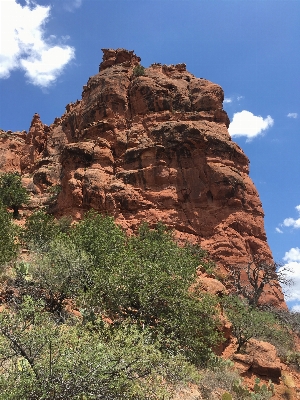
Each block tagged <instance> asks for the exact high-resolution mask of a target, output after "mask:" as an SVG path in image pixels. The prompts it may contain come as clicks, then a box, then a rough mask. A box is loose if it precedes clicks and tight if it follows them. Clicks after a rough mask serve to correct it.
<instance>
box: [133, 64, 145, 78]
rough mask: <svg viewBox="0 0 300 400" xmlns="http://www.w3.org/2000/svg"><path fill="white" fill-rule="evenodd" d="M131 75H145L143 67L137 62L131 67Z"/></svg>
mask: <svg viewBox="0 0 300 400" xmlns="http://www.w3.org/2000/svg"><path fill="white" fill-rule="evenodd" d="M133 75H134V76H143V75H145V68H144V67H143V66H142V65H140V64H138V65H136V66H135V67H134V68H133Z"/></svg>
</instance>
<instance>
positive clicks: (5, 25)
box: [0, 0, 75, 87]
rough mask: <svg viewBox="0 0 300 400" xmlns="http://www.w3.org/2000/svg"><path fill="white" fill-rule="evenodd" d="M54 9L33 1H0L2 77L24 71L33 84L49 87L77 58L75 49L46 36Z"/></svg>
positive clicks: (0, 68)
mask: <svg viewBox="0 0 300 400" xmlns="http://www.w3.org/2000/svg"><path fill="white" fill-rule="evenodd" d="M50 9H51V7H50V6H40V5H37V4H35V3H34V2H32V1H31V0H26V5H25V6H22V5H21V4H18V3H17V2H16V0H5V1H0V15H1V31H2V34H1V35H0V78H8V77H9V76H10V73H11V72H12V71H13V70H16V69H22V70H23V71H24V72H25V75H26V77H27V78H28V80H29V81H30V83H32V84H34V85H37V86H41V87H47V86H49V85H51V84H52V83H53V82H54V81H55V80H56V79H57V77H58V76H59V74H60V73H61V72H62V70H63V68H64V67H65V66H66V65H67V64H68V63H69V62H70V60H72V59H73V58H74V55H75V51H74V48H73V47H70V46H66V45H63V44H54V43H53V40H54V39H55V36H53V35H52V36H50V37H49V38H45V37H44V25H45V23H46V22H47V19H48V17H49V15H50Z"/></svg>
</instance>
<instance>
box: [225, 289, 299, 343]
mask: <svg viewBox="0 0 300 400" xmlns="http://www.w3.org/2000/svg"><path fill="white" fill-rule="evenodd" d="M223 306H224V309H225V312H226V314H227V316H228V318H229V320H230V321H231V323H232V333H233V335H234V336H235V337H236V339H237V343H238V348H237V351H240V350H241V348H242V347H243V345H244V344H245V343H247V342H248V341H249V340H250V339H251V338H256V339H260V340H265V341H269V342H271V343H272V344H273V345H275V346H276V345H278V346H279V345H280V346H282V345H283V343H285V344H286V346H291V345H292V341H291V337H290V335H289V334H288V332H287V331H286V329H284V328H283V327H282V326H281V325H280V324H278V321H277V320H276V318H275V317H274V315H273V314H272V313H270V312H266V311H261V310H259V309H257V308H253V307H250V306H249V305H248V304H247V303H246V302H245V301H243V300H241V299H240V298H238V297H236V296H229V297H226V298H224V299H223Z"/></svg>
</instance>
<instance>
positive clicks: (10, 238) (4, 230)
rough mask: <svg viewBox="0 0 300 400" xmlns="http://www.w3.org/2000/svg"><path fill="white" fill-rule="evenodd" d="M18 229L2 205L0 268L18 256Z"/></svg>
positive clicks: (0, 209) (0, 217) (0, 208)
mask: <svg viewBox="0 0 300 400" xmlns="http://www.w3.org/2000/svg"><path fill="white" fill-rule="evenodd" d="M16 236H17V227H16V226H15V225H14V224H13V222H12V220H11V216H10V215H9V214H8V213H7V211H6V210H5V209H4V208H3V207H2V206H1V205H0V266H3V265H4V264H5V263H7V262H9V261H11V260H12V259H14V258H15V257H16V255H17V250H18V245H17V243H16Z"/></svg>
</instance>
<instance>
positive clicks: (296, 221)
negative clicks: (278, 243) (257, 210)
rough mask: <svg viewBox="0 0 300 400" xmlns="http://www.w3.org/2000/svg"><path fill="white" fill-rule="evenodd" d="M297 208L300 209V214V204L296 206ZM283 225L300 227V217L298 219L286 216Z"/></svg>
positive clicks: (299, 210) (299, 211)
mask: <svg viewBox="0 0 300 400" xmlns="http://www.w3.org/2000/svg"><path fill="white" fill-rule="evenodd" d="M295 208H296V210H297V211H298V213H299V214H300V205H299V206H296V207H295ZM283 225H284V226H289V227H292V228H296V229H297V228H300V217H299V218H298V219H294V218H286V219H285V220H284V221H283Z"/></svg>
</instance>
